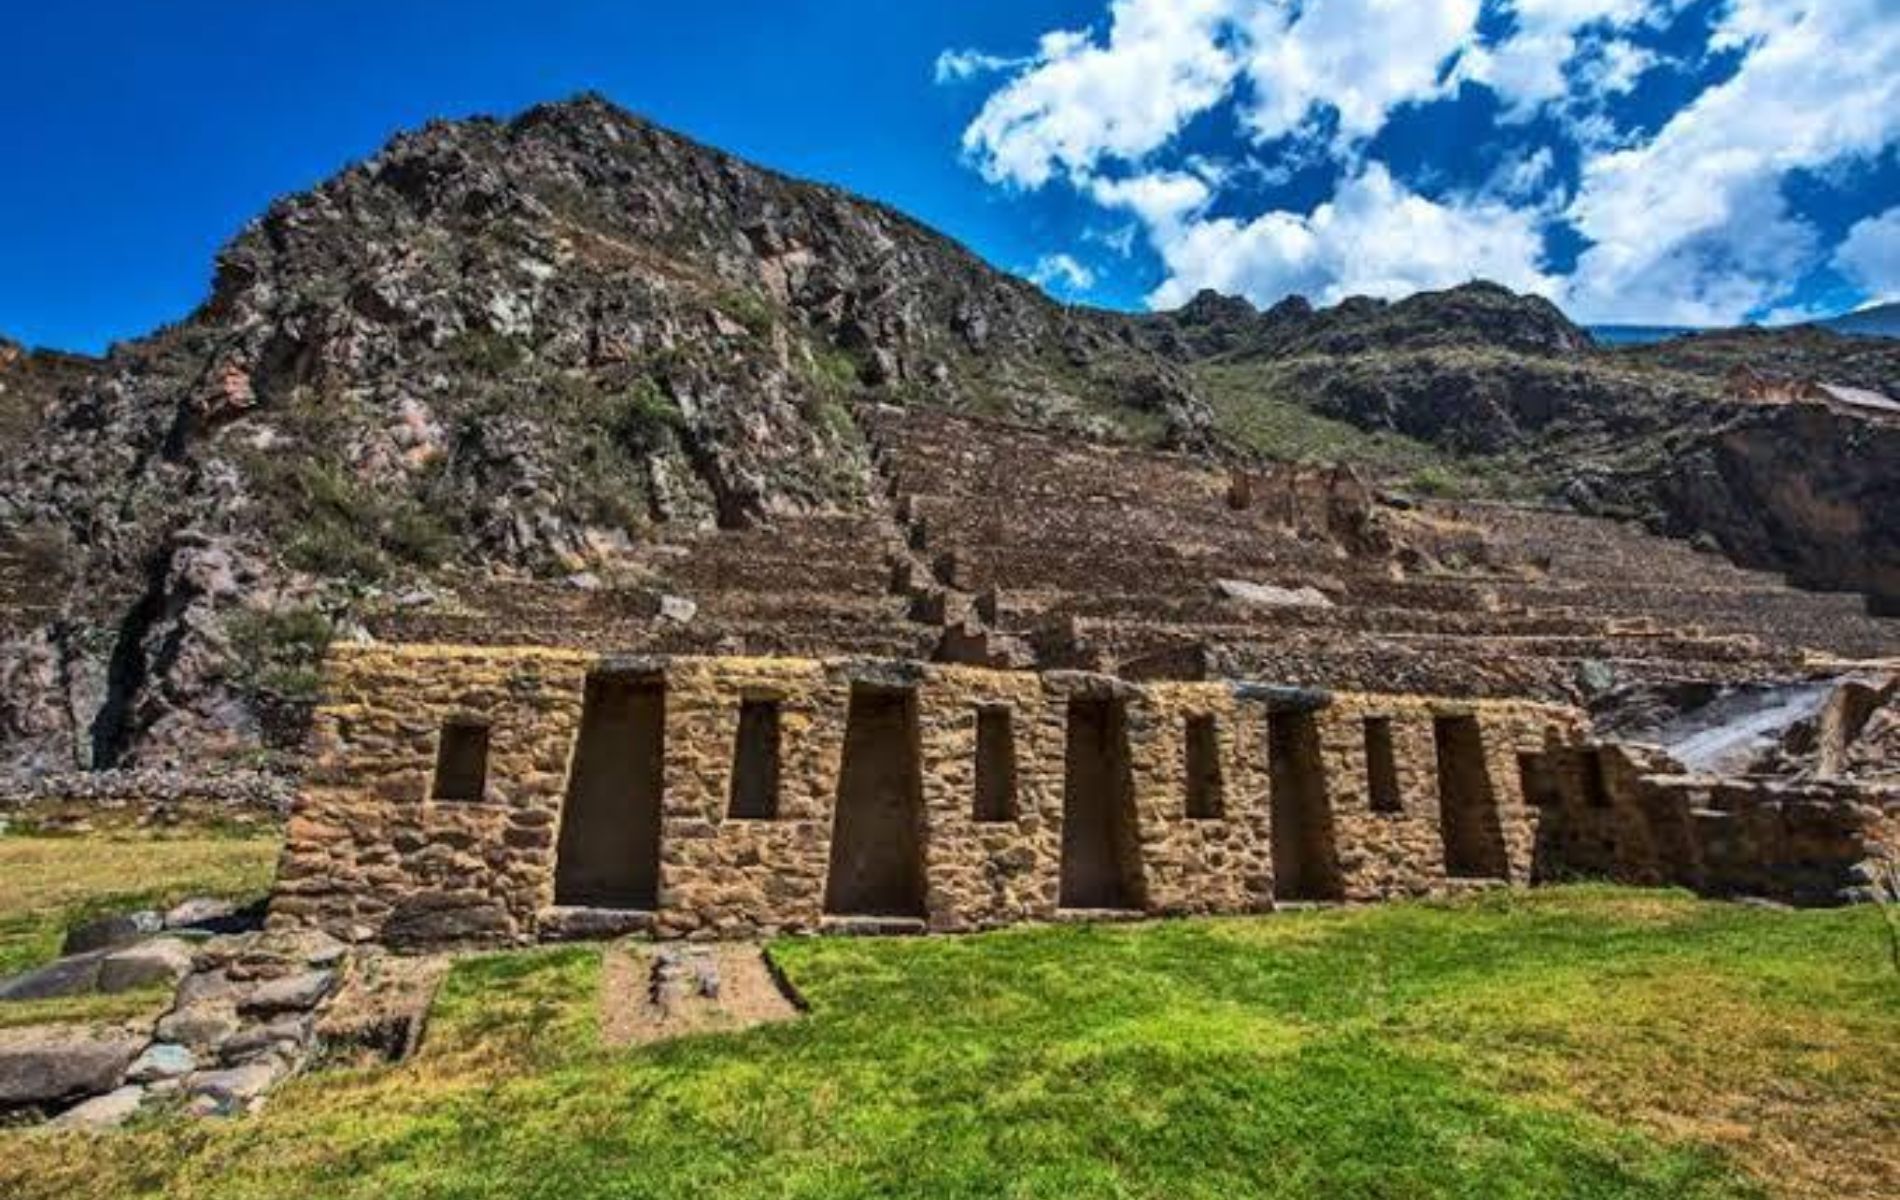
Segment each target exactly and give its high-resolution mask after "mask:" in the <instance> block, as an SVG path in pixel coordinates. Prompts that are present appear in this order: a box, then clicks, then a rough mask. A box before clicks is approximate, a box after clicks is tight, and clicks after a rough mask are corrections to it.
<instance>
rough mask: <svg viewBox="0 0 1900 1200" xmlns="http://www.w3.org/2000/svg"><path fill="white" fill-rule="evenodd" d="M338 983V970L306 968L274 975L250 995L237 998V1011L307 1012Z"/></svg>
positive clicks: (250, 1012)
mask: <svg viewBox="0 0 1900 1200" xmlns="http://www.w3.org/2000/svg"><path fill="white" fill-rule="evenodd" d="M335 986H336V972H335V971H305V972H303V973H301V974H297V975H286V976H284V977H283V978H282V979H271V980H267V981H266V982H264V983H261V984H259V985H258V986H257V987H256V988H254V989H253V990H252V991H251V993H250V995H248V996H245V997H244V998H243V999H241V1000H239V1001H238V1011H239V1012H241V1013H245V1014H247V1015H254V1014H260V1013H279V1012H308V1011H309V1010H310V1009H313V1008H315V1007H316V1006H317V1005H319V1004H321V1003H322V1002H323V998H324V997H325V996H328V995H329V994H330V990H331V989H332V988H334V987H335Z"/></svg>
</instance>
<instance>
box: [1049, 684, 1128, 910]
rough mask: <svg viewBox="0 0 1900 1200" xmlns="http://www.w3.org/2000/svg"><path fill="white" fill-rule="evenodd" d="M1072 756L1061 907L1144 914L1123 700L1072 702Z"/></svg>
mask: <svg viewBox="0 0 1900 1200" xmlns="http://www.w3.org/2000/svg"><path fill="white" fill-rule="evenodd" d="M1066 757H1067V763H1066V768H1067V769H1066V772H1065V778H1064V780H1063V790H1062V886H1061V904H1062V907H1064V908H1101V909H1139V908H1141V907H1142V904H1143V900H1144V896H1143V893H1144V891H1145V887H1144V884H1143V879H1142V869H1141V842H1140V837H1139V834H1138V831H1137V827H1136V821H1135V787H1134V780H1133V777H1132V776H1131V774H1130V772H1129V765H1128V714H1127V710H1126V707H1125V706H1124V705H1123V704H1122V702H1121V701H1119V700H1095V699H1077V700H1071V701H1070V702H1069V730H1068V749H1067V755H1066Z"/></svg>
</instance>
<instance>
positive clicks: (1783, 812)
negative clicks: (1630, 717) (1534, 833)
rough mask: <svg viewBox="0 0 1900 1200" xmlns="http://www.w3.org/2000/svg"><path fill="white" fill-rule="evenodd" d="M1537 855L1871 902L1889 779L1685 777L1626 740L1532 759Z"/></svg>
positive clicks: (1886, 843)
mask: <svg viewBox="0 0 1900 1200" xmlns="http://www.w3.org/2000/svg"><path fill="white" fill-rule="evenodd" d="M1538 767H1539V769H1541V770H1542V771H1543V772H1544V779H1545V791H1544V795H1543V796H1542V798H1541V801H1538V800H1534V807H1540V808H1541V810H1542V820H1541V822H1540V825H1539V828H1540V831H1541V832H1540V835H1539V838H1538V847H1537V854H1536V863H1537V868H1538V872H1539V874H1540V876H1542V877H1544V878H1566V877H1596V878H1605V879H1614V880H1618V881H1621V882H1625V883H1633V884H1642V885H1650V886H1656V885H1666V886H1678V887H1686V888H1690V889H1692V890H1694V891H1697V892H1700V893H1702V894H1704V895H1711V896H1755V897H1763V898H1768V899H1773V900H1779V901H1783V902H1785V903H1790V904H1801V905H1829V904H1843V903H1853V902H1858V901H1864V900H1868V899H1872V898H1873V896H1874V892H1873V889H1874V887H1875V886H1876V885H1877V881H1878V879H1879V878H1880V876H1881V873H1882V866H1883V864H1884V865H1885V866H1886V868H1887V869H1889V870H1891V869H1893V867H1894V866H1896V865H1900V788H1897V787H1893V786H1882V785H1875V784H1866V783H1857V782H1852V781H1846V780H1787V779H1766V778H1761V779H1756V778H1716V777H1712V776H1700V775H1685V774H1681V773H1679V771H1677V770H1676V768H1675V767H1674V764H1673V763H1670V762H1669V761H1668V760H1667V759H1666V758H1664V757H1662V756H1661V755H1659V754H1655V753H1651V752H1647V751H1645V750H1643V749H1642V748H1640V747H1632V746H1616V745H1608V746H1585V745H1577V746H1565V747H1561V748H1557V749H1554V750H1553V751H1552V752H1551V753H1550V754H1548V755H1547V756H1544V757H1543V758H1541V759H1540V760H1539V763H1538Z"/></svg>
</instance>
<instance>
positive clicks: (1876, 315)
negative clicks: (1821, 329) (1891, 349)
mask: <svg viewBox="0 0 1900 1200" xmlns="http://www.w3.org/2000/svg"><path fill="white" fill-rule="evenodd" d="M1821 324H1822V325H1824V326H1826V327H1827V328H1829V329H1832V330H1833V331H1834V332H1836V333H1847V334H1853V335H1854V336H1856V337H1887V338H1900V303H1895V304H1877V305H1875V306H1873V307H1872V308H1863V309H1861V310H1859V311H1858V312H1851V313H1848V314H1847V315H1846V316H1842V317H1835V318H1834V319H1833V320H1830V321H1822V322H1821Z"/></svg>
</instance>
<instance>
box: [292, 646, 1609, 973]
mask: <svg viewBox="0 0 1900 1200" xmlns="http://www.w3.org/2000/svg"><path fill="white" fill-rule="evenodd" d="M329 683H330V695H331V699H330V702H329V703H328V704H327V705H326V706H325V707H324V708H323V710H322V711H321V712H320V714H319V716H318V721H317V730H316V747H315V749H316V755H317V765H316V767H315V769H314V772H313V775H312V777H311V779H310V780H309V781H308V782H307V784H306V787H305V792H304V795H303V797H302V799H301V801H300V803H299V805H298V807H297V810H296V813H295V815H294V817H293V818H292V820H291V823H290V828H289V840H288V846H287V848H286V851H285V857H284V863H283V869H282V871H281V876H280V882H279V885H278V892H277V895H276V898H275V900H274V902H273V908H272V913H273V917H274V919H276V920H278V921H279V922H314V923H318V924H321V925H323V926H325V927H328V928H330V929H332V930H333V931H336V932H340V933H345V934H349V935H351V936H354V937H357V938H375V939H377V940H383V941H388V942H392V943H396V944H413V943H434V942H480V941H513V940H520V939H525V938H533V937H546V936H561V935H564V934H568V933H578V932H602V931H608V930H636V929H637V930H648V931H651V932H653V933H655V934H657V935H660V936H669V937H675V936H708V937H727V936H742V935H743V936H751V935H757V934H761V933H773V932H786V931H818V930H824V929H833V928H850V929H887V930H905V929H917V930H922V929H930V930H944V931H949V930H968V929H979V928H985V927H990V926H997V925H1004V924H1009V923H1012V922H1018V921H1046V920H1056V919H1061V918H1064V917H1067V916H1092V917H1104V916H1112V917H1120V916H1135V915H1161V914H1180V913H1245V912H1258V911H1264V910H1267V909H1270V908H1272V907H1274V906H1275V904H1276V903H1279V904H1284V903H1286V902H1288V901H1363V900H1376V899H1382V898H1385V897H1391V896H1403V895H1420V894H1425V893H1430V892H1436V891H1441V890H1444V889H1446V888H1448V887H1457V886H1464V885H1480V884H1484V883H1499V884H1502V883H1509V882H1516V883H1526V882H1528V881H1529V880H1530V879H1531V877H1532V874H1533V872H1534V870H1535V864H1534V861H1533V860H1534V849H1535V845H1536V839H1537V830H1538V814H1537V813H1536V812H1534V811H1533V810H1532V809H1531V808H1529V807H1527V805H1526V801H1525V797H1524V792H1523V786H1522V782H1521V781H1522V778H1523V774H1522V772H1523V766H1522V764H1523V763H1525V762H1529V761H1533V760H1537V759H1538V758H1539V757H1540V756H1543V755H1545V754H1548V753H1551V752H1553V751H1554V750H1557V749H1559V748H1562V747H1565V746H1569V745H1571V744H1573V743H1574V742H1575V741H1576V740H1577V738H1578V737H1579V734H1580V731H1581V724H1580V721H1579V717H1578V714H1577V713H1575V712H1574V711H1572V710H1569V709H1566V708H1564V707H1561V706H1556V705H1548V704H1540V703H1534V702H1522V701H1517V702H1513V701H1490V700H1483V701H1445V700H1433V699H1429V698H1423V697H1417V696H1375V695H1364V694H1337V695H1327V694H1325V693H1320V692H1314V691H1309V690H1302V689H1283V688H1273V687H1258V686H1251V685H1247V684H1230V683H1218V682H1183V681H1172V682H1153V683H1130V682H1127V681H1123V680H1119V679H1115V678H1112V677H1109V676H1103V675H1095V674H1088V673H1082V672H1064V671H1050V672H1043V673H1036V672H1009V671H997V670H990V669H984V668H977V667H968V666H959V665H954V664H936V663H929V664H924V663H910V662H887V661H858V660H831V661H818V660H807V659H788V658H778V659H768V658H693V657H682V658H671V659H667V658H624V659H616V658H612V657H604V656H600V655H595V654H590V653H586V652H580V651H555V650H543V649H508V648H500V649H496V648H478V647H441V646H377V647H350V648H344V649H341V650H339V651H338V652H337V653H336V654H335V655H334V657H333V660H332V663H331V668H330V680H329Z"/></svg>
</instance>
